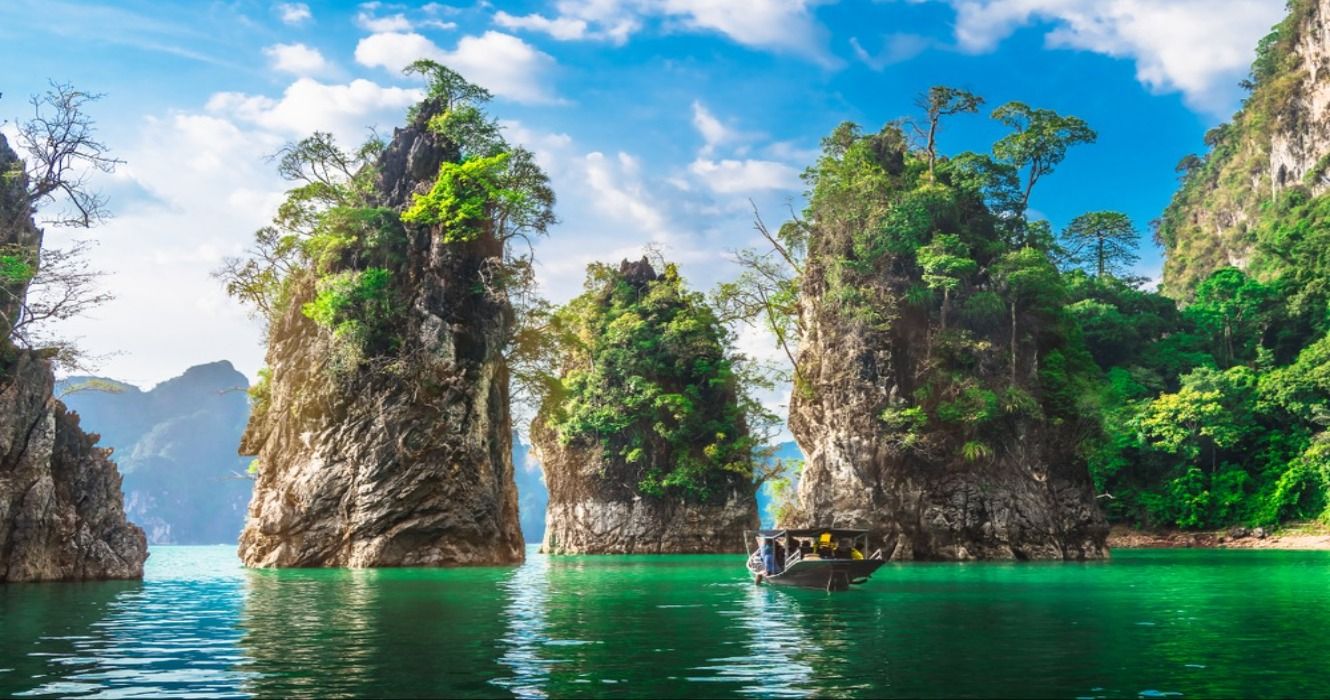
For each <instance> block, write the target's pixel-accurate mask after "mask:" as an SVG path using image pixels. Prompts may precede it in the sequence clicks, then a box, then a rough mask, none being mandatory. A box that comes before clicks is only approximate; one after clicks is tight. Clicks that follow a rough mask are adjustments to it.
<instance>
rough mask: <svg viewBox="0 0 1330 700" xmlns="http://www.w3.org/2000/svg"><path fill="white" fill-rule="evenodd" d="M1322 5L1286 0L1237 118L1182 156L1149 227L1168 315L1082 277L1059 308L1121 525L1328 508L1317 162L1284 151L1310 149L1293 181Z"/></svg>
mask: <svg viewBox="0 0 1330 700" xmlns="http://www.w3.org/2000/svg"><path fill="white" fill-rule="evenodd" d="M1319 11H1320V10H1319V8H1318V3H1317V2H1314V1H1313V0H1292V2H1290V3H1289V15H1288V17H1287V18H1286V19H1285V20H1284V21H1283V22H1281V23H1280V24H1279V25H1277V26H1276V27H1275V28H1274V30H1273V31H1272V32H1271V33H1270V35H1269V36H1267V37H1266V38H1265V39H1264V40H1263V41H1262V42H1261V43H1260V45H1259V46H1258V48H1257V56H1256V60H1255V62H1254V63H1253V65H1252V72H1251V78H1250V80H1249V81H1248V83H1247V87H1249V88H1250V89H1251V94H1250V96H1249V97H1248V99H1247V100H1246V103H1245V104H1244V106H1243V108H1242V110H1241V111H1239V112H1238V114H1237V115H1235V117H1234V119H1233V121H1232V122H1231V123H1229V124H1224V125H1221V126H1219V127H1216V128H1215V129H1214V130H1212V131H1211V132H1210V133H1209V134H1208V135H1207V137H1206V141H1207V143H1208V144H1209V145H1210V146H1211V151H1210V153H1209V154H1207V155H1205V156H1204V157H1195V156H1190V157H1188V158H1187V159H1184V161H1183V163H1182V164H1181V165H1180V170H1181V171H1182V172H1183V175H1184V181H1183V183H1182V185H1181V187H1180V189H1179V190H1178V193H1177V194H1176V195H1175V196H1174V199H1173V201H1172V203H1171V204H1170V206H1169V208H1168V210H1167V211H1166V212H1165V214H1164V217H1163V219H1162V220H1161V222H1160V224H1159V231H1158V235H1159V238H1160V242H1161V243H1162V244H1163V245H1164V246H1165V248H1166V251H1167V254H1168V257H1167V264H1166V267H1165V277H1164V285H1163V288H1164V291H1165V293H1167V294H1169V295H1170V296H1173V297H1177V298H1180V299H1184V300H1185V303H1184V304H1183V306H1182V308H1181V310H1180V311H1179V310H1178V309H1177V308H1176V307H1174V306H1173V304H1171V303H1167V302H1166V301H1165V300H1163V299H1160V298H1158V296H1157V295H1154V294H1151V293H1146V292H1142V291H1141V290H1140V289H1137V288H1132V286H1131V285H1130V284H1123V283H1121V282H1119V281H1117V280H1104V279H1095V280H1091V279H1087V280H1086V283H1085V284H1081V285H1079V287H1078V291H1077V293H1076V297H1077V301H1076V304H1075V305H1074V306H1073V308H1074V309H1075V310H1076V311H1077V314H1078V316H1079V317H1080V322H1081V325H1082V327H1083V328H1084V329H1085V330H1086V334H1087V336H1089V337H1091V338H1093V341H1094V342H1093V343H1092V347H1093V348H1094V353H1095V357H1096V359H1097V360H1098V361H1099V363H1100V365H1101V367H1102V368H1103V370H1104V371H1105V374H1106V382H1105V388H1104V389H1103V391H1102V393H1101V396H1102V399H1101V403H1102V406H1103V415H1104V423H1105V425H1106V427H1107V428H1108V435H1109V439H1108V440H1107V441H1106V442H1105V443H1104V444H1103V445H1102V446H1101V447H1100V448H1099V449H1098V450H1097V451H1096V453H1095V455H1094V459H1093V465H1094V471H1095V476H1096V480H1097V481H1098V484H1099V487H1100V489H1101V490H1102V491H1103V492H1104V494H1105V496H1106V501H1105V502H1106V504H1107V509H1108V511H1109V513H1110V515H1112V516H1114V517H1116V518H1118V519H1122V520H1126V521H1129V522H1137V523H1146V524H1152V525H1176V526H1181V527H1196V528H1204V527H1219V526H1224V525H1229V524H1234V523H1245V524H1251V525H1270V524H1274V523H1278V522H1281V521H1286V520H1297V519H1308V518H1317V517H1320V518H1326V517H1330V434H1327V433H1326V430H1325V429H1326V426H1327V424H1330V379H1327V378H1328V377H1330V354H1327V348H1328V347H1330V345H1328V343H1330V340H1328V339H1327V332H1330V314H1328V313H1327V309H1330V286H1328V285H1327V282H1328V281H1330V266H1328V265H1327V263H1326V261H1325V251H1326V250H1327V249H1330V248H1328V247H1327V246H1328V244H1330V239H1328V238H1327V233H1326V231H1327V228H1326V225H1327V224H1328V223H1330V219H1328V215H1330V196H1327V195H1325V194H1324V189H1325V187H1324V186H1325V182H1324V180H1323V177H1324V174H1325V163H1327V162H1330V160H1327V157H1326V156H1327V154H1315V153H1304V154H1298V157H1299V158H1301V157H1304V156H1305V157H1313V156H1314V157H1316V158H1319V160H1317V161H1316V163H1315V164H1314V165H1312V166H1311V167H1310V168H1308V169H1307V170H1306V172H1305V173H1302V177H1301V181H1299V179H1298V178H1297V177H1296V176H1295V175H1296V173H1292V172H1291V171H1290V169H1289V167H1290V166H1293V167H1297V166H1298V165H1299V163H1297V162H1294V161H1296V160H1297V159H1296V158H1293V156H1291V155H1289V153H1288V151H1289V146H1288V144H1289V143H1299V144H1301V143H1302V140H1303V139H1304V137H1305V134H1306V132H1308V130H1309V128H1310V125H1311V124H1312V122H1313V121H1314V120H1315V119H1316V118H1317V115H1313V114H1310V113H1308V109H1307V101H1308V95H1307V94H1306V93H1307V92H1308V91H1309V90H1316V89H1321V88H1319V87H1318V86H1317V85H1316V84H1315V83H1314V81H1312V80H1311V73H1310V71H1311V70H1312V69H1313V68H1314V66H1310V65H1307V62H1308V57H1307V56H1304V55H1303V51H1305V50H1316V49H1315V46H1313V47H1312V48H1311V49H1307V48H1306V47H1307V46H1308V32H1312V31H1313V29H1312V26H1313V20H1314V19H1316V16H1317V13H1319ZM1311 43H1312V44H1315V42H1311ZM1279 144H1283V145H1282V146H1280V145H1279ZM1277 148H1279V149H1283V151H1285V152H1284V153H1283V155H1281V156H1280V158H1274V155H1275V154H1274V151H1275V150H1277ZM1290 158H1293V160H1289V159H1290ZM1281 159H1282V160H1284V161H1288V162H1281V163H1280V164H1279V165H1278V166H1277V167H1276V165H1275V161H1276V160H1281ZM1317 193H1320V194H1317Z"/></svg>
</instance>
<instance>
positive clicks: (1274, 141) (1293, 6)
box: [1161, 0, 1330, 298]
mask: <svg viewBox="0 0 1330 700" xmlns="http://www.w3.org/2000/svg"><path fill="white" fill-rule="evenodd" d="M1289 7H1290V10H1291V11H1292V12H1293V13H1295V15H1294V17H1293V18H1292V19H1293V21H1292V22H1291V23H1289V24H1288V25H1287V26H1286V27H1285V29H1284V32H1285V33H1286V35H1287V36H1288V37H1289V39H1290V42H1289V48H1290V50H1291V53H1292V55H1291V56H1289V57H1288V60H1283V57H1280V62H1281V64H1282V66H1283V67H1282V69H1281V71H1280V73H1279V75H1277V76H1270V77H1269V78H1268V79H1267V80H1265V82H1264V84H1262V85H1260V86H1258V87H1257V88H1256V89H1255V90H1254V91H1253V92H1252V95H1251V97H1250V98H1249V99H1248V100H1247V102H1246V104H1245V105H1244V107H1243V108H1242V109H1241V110H1239V111H1238V113H1237V114H1236V115H1234V118H1233V120H1232V122H1230V123H1229V124H1227V125H1224V126H1223V127H1222V129H1223V130H1222V133H1221V134H1220V139H1221V141H1220V142H1222V144H1223V147H1222V148H1216V149H1215V151H1214V152H1212V153H1211V154H1210V155H1209V156H1207V158H1208V160H1209V161H1210V162H1211V163H1212V165H1211V166H1210V167H1208V168H1206V169H1205V171H1206V172H1208V173H1209V175H1208V176H1205V177H1200V176H1193V177H1199V179H1198V180H1197V185H1198V186H1197V187H1195V188H1190V187H1189V188H1186V189H1187V190H1190V191H1184V192H1183V193H1182V194H1183V196H1180V197H1178V198H1175V199H1174V201H1173V203H1172V204H1171V205H1170V207H1169V212H1167V213H1166V215H1165V218H1164V220H1163V223H1164V227H1163V228H1162V229H1161V233H1162V234H1163V239H1164V243H1165V247H1166V249H1167V253H1168V254H1167V255H1166V256H1165V259H1164V278H1163V287H1162V288H1163V290H1164V291H1165V292H1166V293H1168V294H1170V295H1172V296H1175V297H1179V298H1188V297H1189V296H1190V292H1191V287H1192V286H1194V285H1195V284H1196V283H1197V282H1199V281H1200V280H1202V279H1204V278H1205V277H1207V276H1208V275H1209V274H1210V273H1212V272H1214V271H1215V270H1217V269H1219V268H1221V267H1225V266H1233V267H1237V268H1241V269H1246V268H1247V267H1248V265H1249V264H1251V263H1252V261H1253V257H1257V256H1259V255H1260V251H1258V250H1256V248H1255V242H1256V238H1255V229H1256V228H1257V225H1258V224H1259V223H1260V220H1261V215H1262V206H1263V205H1264V204H1265V203H1266V202H1268V201H1270V200H1278V199H1279V198H1280V197H1281V195H1282V193H1284V192H1285V191H1286V190H1288V189H1289V188H1292V187H1305V188H1306V189H1307V190H1308V191H1309V192H1310V193H1311V194H1313V195H1319V194H1322V193H1324V192H1326V191H1327V190H1330V170H1328V169H1327V165H1328V163H1327V162H1326V160H1325V159H1326V158H1330V25H1328V24H1327V21H1330V0H1298V2H1296V3H1290V4H1289ZM1221 151H1222V152H1221ZM1191 180H1192V178H1189V180H1188V184H1189V185H1190V184H1191Z"/></svg>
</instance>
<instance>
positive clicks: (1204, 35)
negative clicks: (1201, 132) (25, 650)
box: [945, 0, 1285, 115]
mask: <svg viewBox="0 0 1330 700" xmlns="http://www.w3.org/2000/svg"><path fill="white" fill-rule="evenodd" d="M945 1H946V2H948V3H949V4H951V5H952V6H953V7H955V8H956V39H957V42H958V43H959V44H960V46H961V48H962V49H964V50H967V51H973V52H983V51H990V50H992V49H993V48H995V47H996V46H997V44H998V43H999V42H1000V41H1002V40H1003V39H1005V38H1006V37H1007V36H1010V35H1011V34H1012V32H1014V31H1015V30H1016V29H1018V28H1019V27H1022V26H1025V25H1028V24H1031V23H1033V22H1037V21H1040V22H1048V23H1051V24H1052V25H1053V27H1052V29H1051V30H1050V31H1049V32H1048V34H1047V36H1046V41H1047V42H1048V44H1049V46H1052V47H1063V48H1072V49H1081V50H1086V51H1094V52H1097V53H1102V54H1106V55H1109V56H1114V57H1119V58H1130V59H1132V60H1134V61H1135V62H1136V75H1137V78H1138V79H1139V80H1140V81H1141V82H1142V83H1144V84H1145V85H1147V86H1148V87H1150V88H1151V89H1153V90H1156V91H1160V92H1164V91H1178V92H1181V93H1182V94H1183V95H1184V97H1185V98H1186V100H1187V102H1188V104H1190V105H1191V106H1192V107H1194V108H1196V109H1200V110H1204V111H1207V112H1211V113H1214V114H1219V115H1222V114H1223V113H1224V112H1226V111H1227V110H1229V109H1231V108H1232V106H1233V104H1232V103H1233V97H1234V94H1235V92H1234V87H1233V86H1234V84H1235V83H1236V82H1237V81H1238V79H1239V78H1241V76H1242V75H1244V74H1245V73H1246V71H1247V68H1248V66H1249V65H1250V64H1251V59H1252V49H1253V48H1254V47H1255V46H1256V42H1257V40H1259V39H1260V38H1261V37H1262V36H1264V35H1265V34H1266V33H1267V32H1268V31H1269V29H1270V27H1271V26H1272V25H1273V24H1274V23H1276V22H1278V21H1279V19H1280V18H1281V17H1282V16H1283V14H1284V12H1285V8H1284V2H1283V0H945Z"/></svg>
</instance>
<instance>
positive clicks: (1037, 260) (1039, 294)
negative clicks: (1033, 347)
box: [996, 246, 1065, 386]
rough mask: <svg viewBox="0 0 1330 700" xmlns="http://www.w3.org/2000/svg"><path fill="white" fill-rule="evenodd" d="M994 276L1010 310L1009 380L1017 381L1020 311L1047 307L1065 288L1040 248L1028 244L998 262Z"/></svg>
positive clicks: (1058, 301)
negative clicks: (1002, 289)
mask: <svg viewBox="0 0 1330 700" xmlns="http://www.w3.org/2000/svg"><path fill="white" fill-rule="evenodd" d="M996 272H997V278H998V280H999V282H1000V283H1001V284H1002V286H1003V287H1004V288H1005V291H1006V296H1007V308H1008V311H1009V312H1010V314H1011V357H1010V361H1011V384H1012V386H1015V385H1016V369H1017V366H1018V365H1017V360H1018V359H1019V356H1018V350H1019V347H1020V332H1019V331H1020V329H1019V325H1018V319H1019V317H1020V313H1021V312H1022V311H1027V312H1028V311H1050V310H1052V309H1054V308H1055V307H1056V306H1057V304H1059V303H1060V302H1061V301H1062V300H1063V296H1064V292H1065V289H1064V288H1063V285H1062V281H1061V279H1060V278H1059V276H1058V271H1057V268H1055V267H1053V264H1052V263H1051V262H1049V261H1048V257H1047V256H1046V255H1044V253H1043V252H1041V251H1039V250H1036V249H1034V248H1031V247H1028V246H1027V247H1024V248H1020V249H1018V250H1013V251H1011V252H1010V253H1007V254H1006V255H1004V256H1003V257H1002V258H1001V259H1000V260H998V263H997V270H996Z"/></svg>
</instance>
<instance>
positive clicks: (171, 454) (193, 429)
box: [56, 360, 254, 544]
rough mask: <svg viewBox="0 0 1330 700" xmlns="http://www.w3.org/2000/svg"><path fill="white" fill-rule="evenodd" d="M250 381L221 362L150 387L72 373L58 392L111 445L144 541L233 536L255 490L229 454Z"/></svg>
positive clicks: (215, 540) (242, 462)
mask: <svg viewBox="0 0 1330 700" xmlns="http://www.w3.org/2000/svg"><path fill="white" fill-rule="evenodd" d="M248 384H249V380H247V379H246V378H245V375H243V374H241V373H240V372H237V371H236V370H235V368H234V367H232V366H231V363H230V362H227V361H225V360H223V361H221V362H211V363H208V364H205V365H198V366H195V367H190V368H189V369H187V370H185V372H184V374H182V375H180V376H178V377H173V378H171V379H168V380H166V381H164V382H162V383H160V384H158V385H157V386H155V387H153V388H152V389H150V390H148V391H143V390H141V389H139V388H138V387H135V386H131V385H129V384H125V383H123V382H117V381H114V380H111V379H105V378H94V377H69V378H68V379H64V380H61V381H60V382H58V383H57V385H56V392H57V394H58V395H60V396H62V400H63V401H64V402H65V404H66V405H67V406H68V407H69V408H70V410H72V411H75V412H77V413H78V414H79V417H80V418H81V420H82V424H83V427H84V428H86V429H88V430H93V431H95V432H97V433H98V434H99V435H100V436H101V440H100V443H101V444H102V445H103V446H105V447H110V448H112V449H113V450H114V452H113V453H112V454H113V456H114V458H115V460H116V463H117V464H118V465H119V468H120V473H121V475H123V476H124V485H123V489H124V492H125V511H126V512H127V513H128V514H129V517H130V518H131V519H133V521H134V522H135V523H137V524H138V525H139V526H140V527H142V528H143V529H144V531H145V532H146V533H147V535H148V542H149V543H150V544H234V543H235V541H236V538H238V537H239V536H240V530H241V528H243V527H244V524H245V511H246V510H247V509H248V506H249V498H250V495H251V493H252V492H253V490H254V484H253V481H251V480H250V479H249V478H247V475H246V473H245V472H246V468H247V467H248V466H249V462H250V460H248V459H245V458H242V457H240V456H239V455H237V454H236V446H237V445H238V444H239V443H240V436H241V435H242V434H243V433H244V431H245V423H246V421H247V420H248V419H249V400H248V398H246V396H245V392H244V389H245V388H246V387H247V386H248ZM99 387H102V388H105V389H109V390H99ZM66 392H68V393H66Z"/></svg>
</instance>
